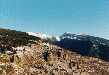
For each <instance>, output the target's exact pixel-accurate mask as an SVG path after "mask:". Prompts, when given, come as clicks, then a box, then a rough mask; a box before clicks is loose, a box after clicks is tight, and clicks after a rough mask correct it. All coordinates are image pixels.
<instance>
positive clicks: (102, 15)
mask: <svg viewBox="0 0 109 75" xmlns="http://www.w3.org/2000/svg"><path fill="white" fill-rule="evenodd" d="M0 28H9V29H16V30H19V31H26V32H28V31H29V32H30V31H31V32H42V33H48V34H53V35H61V34H63V33H64V32H72V33H85V34H89V35H94V36H99V37H104V38H107V39H109V0H0Z"/></svg>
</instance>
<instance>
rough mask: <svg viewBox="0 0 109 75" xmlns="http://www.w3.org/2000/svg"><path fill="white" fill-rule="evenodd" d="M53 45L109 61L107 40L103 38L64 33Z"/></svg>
mask: <svg viewBox="0 0 109 75" xmlns="http://www.w3.org/2000/svg"><path fill="white" fill-rule="evenodd" d="M55 44H56V45H58V46H61V47H63V48H67V49H70V50H72V51H75V52H77V53H79V54H82V55H88V56H94V57H99V58H102V59H105V60H109V56H108V55H109V40H106V39H104V38H100V37H94V36H90V35H86V34H72V33H69V32H66V33H64V34H63V35H61V36H60V41H57V42H56V43H55Z"/></svg>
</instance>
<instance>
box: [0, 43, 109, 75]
mask: <svg viewBox="0 0 109 75" xmlns="http://www.w3.org/2000/svg"><path fill="white" fill-rule="evenodd" d="M23 48H25V50H19V51H17V52H16V54H12V55H13V56H14V59H13V61H12V57H11V56H12V55H10V54H0V75H109V64H108V62H105V61H103V60H101V59H98V58H94V57H87V56H81V55H80V54H77V53H75V52H72V51H69V50H66V49H63V48H60V47H58V46H56V45H51V44H46V43H44V42H43V43H42V42H41V41H40V42H38V43H37V44H31V46H23ZM10 59H11V60H10Z"/></svg>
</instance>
